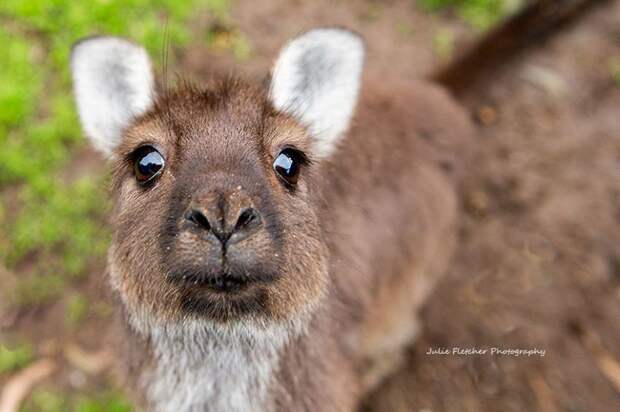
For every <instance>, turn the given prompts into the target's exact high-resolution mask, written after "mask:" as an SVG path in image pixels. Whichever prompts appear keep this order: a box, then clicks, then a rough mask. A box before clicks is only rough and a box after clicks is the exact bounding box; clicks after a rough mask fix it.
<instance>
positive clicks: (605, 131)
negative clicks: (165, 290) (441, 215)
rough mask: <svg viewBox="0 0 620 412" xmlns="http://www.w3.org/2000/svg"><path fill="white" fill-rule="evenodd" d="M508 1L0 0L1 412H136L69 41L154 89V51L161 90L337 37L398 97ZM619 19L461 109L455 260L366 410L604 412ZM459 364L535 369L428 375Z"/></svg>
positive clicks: (618, 116)
mask: <svg viewBox="0 0 620 412" xmlns="http://www.w3.org/2000/svg"><path fill="white" fill-rule="evenodd" d="M524 3H525V0H385V1H379V0H349V1H346V0H313V1H302V0H294V1H284V0H254V1H251V2H250V1H245V2H244V1H240V0H188V1H177V0H153V1H149V0H122V1H121V0H94V1H90V2H77V1H69V0H2V2H0V388H2V390H1V391H0V411H1V412H12V411H17V410H19V411H33V412H34V411H43V412H60V411H79V412H98V411H114V412H121V411H122V412H124V411H130V410H131V407H130V405H129V404H128V402H127V401H126V400H125V396H124V395H123V392H122V388H119V386H118V385H117V384H116V379H115V376H114V373H113V371H112V369H111V367H110V366H111V363H112V362H111V361H112V360H113V358H114V352H113V351H112V350H111V348H109V347H108V346H107V344H106V342H107V340H106V335H107V330H108V325H110V323H111V314H112V309H111V305H110V301H109V299H108V298H107V297H106V292H105V290H106V285H105V276H104V267H105V253H106V248H107V245H108V242H109V238H110V233H109V229H108V225H107V221H106V219H107V214H108V210H109V207H110V204H109V200H108V195H107V184H108V171H107V169H106V165H105V162H104V160H103V159H102V158H101V157H100V156H99V155H98V154H96V153H95V152H93V151H92V150H91V149H90V148H89V147H88V146H87V144H86V142H85V139H84V137H83V135H82V132H81V130H80V128H79V125H78V122H77V117H76V113H75V107H74V105H73V101H72V95H71V83H70V77H69V70H68V58H69V54H70V49H71V45H72V44H73V43H74V42H75V41H76V40H78V39H80V38H81V37H84V36H89V35H94V34H114V35H120V36H125V37H128V38H130V39H132V40H134V41H136V42H137V43H140V44H142V45H144V46H145V47H146V48H147V49H148V51H149V52H150V53H151V56H152V58H153V60H154V63H155V66H156V70H157V71H158V72H159V73H161V69H162V64H163V61H164V50H165V49H166V48H167V50H168V54H169V56H168V66H169V73H171V74H172V73H176V74H178V75H179V76H183V77H190V78H193V79H205V78H207V77H209V76H216V75H221V74H228V73H230V72H231V71H235V72H237V73H240V74H241V75H242V76H244V77H246V78H249V79H251V80H255V81H260V80H262V79H263V78H264V76H265V75H266V73H267V71H268V70H269V67H270V64H271V62H272V60H273V59H274V58H275V56H276V55H277V52H278V49H279V47H280V46H281V45H282V44H283V43H284V41H286V40H287V39H288V38H290V37H292V36H294V35H295V34H297V33H299V32H300V31H302V30H304V29H308V28H311V27H314V26H318V25H343V26H346V27H349V28H352V29H355V30H357V31H359V32H360V33H361V34H362V35H363V36H364V37H365V38H366V40H367V42H368V57H367V65H368V66H367V76H368V77H374V78H379V79H380V78H381V76H390V77H402V78H414V77H424V76H429V75H430V74H432V73H433V71H434V70H436V69H438V68H439V67H441V66H442V65H445V64H447V63H448V62H450V61H451V60H452V59H453V58H454V57H455V56H457V55H458V54H459V52H461V51H462V50H463V49H465V48H466V47H467V46H469V45H471V44H473V43H475V41H476V39H478V38H479V37H480V36H482V35H483V34H484V33H485V31H487V30H488V29H489V28H490V27H492V26H493V25H495V24H497V23H498V22H500V21H501V20H502V19H504V18H506V16H509V15H510V14H511V13H514V12H515V11H516V10H519V8H520V7H522V6H523V5H524ZM618 3H619V2H615V1H609V2H607V4H605V5H604V6H602V7H600V8H599V9H598V10H595V11H594V12H592V13H590V14H589V15H588V16H586V17H584V18H583V20H582V21H580V23H579V24H577V25H576V26H575V27H572V28H570V29H569V30H567V31H565V32H564V33H562V34H561V35H559V36H557V37H555V38H553V39H552V40H551V41H549V42H546V43H544V44H541V45H540V46H539V47H537V48H535V50H533V51H532V52H530V53H527V54H525V55H524V56H523V57H522V58H520V59H519V60H517V61H515V62H514V63H512V64H511V65H510V66H508V67H505V68H504V69H503V70H502V71H498V72H497V73H496V74H494V75H493V78H492V79H491V80H492V81H489V82H488V86H487V87H485V88H484V90H480V91H477V92H476V93H475V94H474V95H469V96H467V98H466V100H464V104H466V106H467V108H468V110H469V111H470V112H471V114H472V118H473V119H474V121H475V122H476V124H477V126H478V128H479V135H478V140H477V143H478V146H477V147H476V148H475V149H476V162H475V168H472V169H471V170H469V171H468V173H467V178H466V181H465V187H464V190H463V194H462V201H463V205H464V209H465V213H464V218H463V222H462V227H461V230H460V233H461V234H460V236H461V247H460V248H459V252H458V254H457V257H456V260H455V262H454V265H453V267H452V269H451V270H450V273H449V274H448V276H447V277H446V278H445V279H444V280H443V281H442V282H441V284H440V285H439V288H438V290H437V292H436V293H435V295H434V296H433V297H432V298H431V300H430V301H429V303H428V305H427V306H426V308H425V309H424V313H423V319H424V332H423V334H422V336H421V338H420V340H419V341H418V342H416V344H415V345H414V346H413V347H412V348H411V349H410V353H409V354H408V356H409V359H408V360H407V362H406V364H405V365H403V369H402V370H401V371H400V372H399V373H397V374H396V376H394V377H393V378H392V379H390V380H389V381H388V382H386V384H385V385H383V386H382V387H381V388H379V390H378V391H377V393H376V394H374V395H373V396H372V397H371V398H370V399H369V400H368V401H367V408H369V409H371V408H374V410H386V411H392V410H411V411H479V410H485V411H498V410H502V411H525V410H528V411H529V410H542V411H550V412H553V411H574V412H578V411H584V412H585V411H618V410H620V363H619V360H620V249H619V247H618V245H620V5H619V4H618ZM170 77H171V78H172V77H173V76H170ZM453 346H460V347H478V348H485V347H503V348H516V349H519V348H521V349H530V348H538V349H543V350H545V351H546V354H545V356H544V357H539V356H538V357H537V356H533V357H526V358H524V357H518V358H517V357H510V356H495V357H490V356H487V357H471V356H470V357H466V356H443V357H441V356H427V355H425V353H426V351H427V350H428V348H429V347H447V348H452V347H453ZM7 405H8V406H7ZM11 405H13V406H11ZM15 405H17V406H15ZM3 407H4V408H5V409H2V408H3Z"/></svg>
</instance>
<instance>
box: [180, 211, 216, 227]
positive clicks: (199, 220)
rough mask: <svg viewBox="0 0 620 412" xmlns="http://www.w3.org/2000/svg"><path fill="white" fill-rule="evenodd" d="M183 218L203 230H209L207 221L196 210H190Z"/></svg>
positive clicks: (209, 225) (202, 214)
mask: <svg viewBox="0 0 620 412" xmlns="http://www.w3.org/2000/svg"><path fill="white" fill-rule="evenodd" d="M185 218H186V219H187V220H189V221H190V222H192V223H193V224H195V225H197V226H200V227H201V228H203V229H205V230H210V229H211V224H210V223H209V219H207V217H206V216H205V215H204V213H202V212H201V211H200V210H198V209H190V210H189V211H188V212H187V214H186V215H185Z"/></svg>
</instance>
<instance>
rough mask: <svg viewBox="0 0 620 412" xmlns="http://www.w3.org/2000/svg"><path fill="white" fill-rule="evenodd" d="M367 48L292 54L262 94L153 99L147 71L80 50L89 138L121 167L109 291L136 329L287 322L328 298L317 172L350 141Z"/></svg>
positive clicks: (308, 48)
mask: <svg viewBox="0 0 620 412" xmlns="http://www.w3.org/2000/svg"><path fill="white" fill-rule="evenodd" d="M363 55H364V48H363V43H362V41H361V40H360V38H359V37H358V36H357V35H355V34H353V33H351V32H348V31H345V30H340V29H317V30H313V31H310V32H307V33H305V34H303V35H301V36H299V37H297V38H295V39H293V40H292V41H291V42H289V43H288V44H287V45H286V46H285V47H284V49H283V50H282V52H281V54H280V56H279V58H278V59H277V62H276V64H275V66H274V68H273V72H272V76H271V80H270V82H269V84H268V86H267V87H263V88H261V87H253V86H251V85H247V84H244V83H243V82H241V81H238V80H230V79H228V80H224V81H221V82H214V83H212V84H208V85H206V86H205V87H204V88H203V87H200V88H198V87H194V86H189V85H181V86H178V88H177V89H175V90H166V91H162V92H160V93H157V92H156V90H155V89H156V88H155V82H154V79H153V73H152V69H151V64H150V61H149V58H148V56H147V54H146V52H145V51H144V49H142V48H141V47H139V46H136V45H134V44H132V43H130V42H128V41H126V40H123V39H119V38H114V37H97V38H90V39H86V40H83V41H82V42H80V43H78V44H77V45H76V46H75V47H74V49H73V53H72V58H71V67H72V72H73V80H74V89H75V97H76V101H77V107H78V110H79V115H80V119H81V122H82V126H83V128H84V131H85V133H86V134H87V135H88V137H89V138H90V141H91V142H92V144H93V145H94V146H95V147H96V148H97V149H99V150H100V151H101V152H103V153H104V154H105V155H106V156H107V157H109V159H110V162H111V164H112V168H113V185H112V187H113V192H114V212H113V213H114V214H113V222H114V223H113V224H114V236H113V243H112V246H111V249H110V253H109V265H110V267H109V272H110V276H111V284H112V286H113V288H114V289H115V290H116V291H117V293H118V294H119V295H120V297H121V300H122V302H123V304H124V305H125V308H126V310H127V311H128V313H129V315H130V316H134V317H137V318H138V319H142V320H144V319H148V321H149V322H156V323H158V324H171V323H178V322H184V321H188V320H191V321H198V322H202V321H204V322H210V323H215V324H230V323H235V322H250V323H257V324H266V323H268V322H276V323H282V322H287V321H290V320H291V319H295V318H300V317H301V316H302V315H306V314H308V313H311V312H312V310H313V309H314V308H316V307H317V304H318V303H319V302H320V301H321V297H322V296H324V294H325V291H326V288H327V285H328V273H327V266H326V265H327V250H326V246H325V244H324V242H323V240H322V235H321V227H320V224H321V222H320V221H319V216H318V210H319V206H318V205H319V197H320V184H321V183H320V179H325V178H329V177H328V176H323V177H322V176H321V175H320V174H319V173H318V170H319V167H320V165H321V162H322V161H323V160H325V159H326V158H328V157H329V156H330V154H331V153H332V152H333V151H334V148H335V147H336V146H337V144H338V141H339V139H340V138H341V137H342V136H343V134H344V133H345V132H346V130H347V128H348V125H349V121H350V119H351V117H352V114H353V111H354V108H355V104H356V100H357V95H358V89H359V83H360V75H361V69H362V64H363Z"/></svg>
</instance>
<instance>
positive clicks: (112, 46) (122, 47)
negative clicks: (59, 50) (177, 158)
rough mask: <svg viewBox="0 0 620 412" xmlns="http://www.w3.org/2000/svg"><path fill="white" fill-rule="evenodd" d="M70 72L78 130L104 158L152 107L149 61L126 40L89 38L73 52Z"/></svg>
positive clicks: (151, 76)
mask: <svg viewBox="0 0 620 412" xmlns="http://www.w3.org/2000/svg"><path fill="white" fill-rule="evenodd" d="M71 71H72V74H73V90H74V93H75V101H76V104H77V108H78V112H79V115H80V120H81V123H82V127H83V129H84V131H85V132H86V134H87V136H88V138H89V139H90V141H91V143H92V144H93V146H95V148H97V149H99V150H100V151H101V152H102V153H104V154H105V155H108V156H109V155H111V154H112V152H113V151H114V148H115V147H116V146H117V145H118V144H119V143H120V141H121V136H122V134H123V130H124V129H125V128H126V127H127V126H129V125H130V123H131V122H132V121H133V120H134V119H135V118H136V117H137V116H140V115H141V114H143V113H144V112H146V111H147V110H148V109H149V108H150V107H151V106H152V104H153V99H154V98H155V91H154V89H155V81H154V79H153V71H152V69H151V61H150V59H149V57H148V55H147V54H146V51H145V50H144V49H143V48H142V47H140V46H137V45H135V44H133V43H131V42H129V41H127V40H125V39H121V38H118V37H92V38H88V39H85V40H82V41H80V42H79V43H77V44H76V45H75V46H74V47H73V51H72V53H71Z"/></svg>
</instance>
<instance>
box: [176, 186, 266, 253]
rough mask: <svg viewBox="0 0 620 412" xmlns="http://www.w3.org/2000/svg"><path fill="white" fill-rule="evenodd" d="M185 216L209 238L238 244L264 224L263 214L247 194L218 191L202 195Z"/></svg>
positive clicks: (198, 196)
mask: <svg viewBox="0 0 620 412" xmlns="http://www.w3.org/2000/svg"><path fill="white" fill-rule="evenodd" d="M183 219H184V220H185V221H187V222H189V227H191V228H192V229H197V230H198V231H199V232H201V233H202V236H205V237H206V238H207V239H210V240H213V241H217V242H219V243H220V244H221V246H222V249H223V251H225V250H226V248H227V246H228V245H232V244H235V243H238V242H240V241H242V240H244V239H247V238H249V237H250V236H252V235H254V234H255V233H257V232H258V230H259V229H260V227H261V226H262V224H263V219H262V216H261V213H260V212H259V211H258V209H257V208H255V207H254V203H253V202H252V200H251V199H250V197H249V196H247V195H246V194H245V193H242V192H240V191H238V190H237V191H233V192H229V193H222V192H217V191H212V192H208V193H206V194H198V195H197V196H195V198H194V199H193V200H192V202H191V203H190V205H189V207H188V208H187V211H186V212H185V214H184V216H183Z"/></svg>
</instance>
